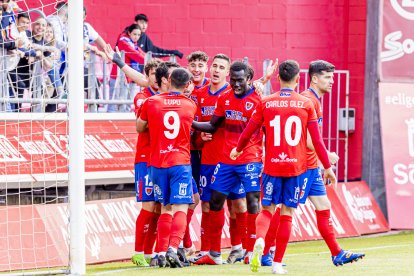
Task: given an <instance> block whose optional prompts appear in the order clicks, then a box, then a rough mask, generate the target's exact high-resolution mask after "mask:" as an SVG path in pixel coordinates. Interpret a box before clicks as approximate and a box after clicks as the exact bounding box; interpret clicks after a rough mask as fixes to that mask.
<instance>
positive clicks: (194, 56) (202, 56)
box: [187, 51, 208, 62]
mask: <svg viewBox="0 0 414 276" xmlns="http://www.w3.org/2000/svg"><path fill="white" fill-rule="evenodd" d="M196 60H201V61H204V62H208V55H207V54H206V53H205V52H203V51H195V52H192V53H191V54H189V55H188V56H187V61H188V62H192V61H196Z"/></svg>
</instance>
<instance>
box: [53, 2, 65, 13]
mask: <svg viewBox="0 0 414 276" xmlns="http://www.w3.org/2000/svg"><path fill="white" fill-rule="evenodd" d="M64 7H66V8H67V7H68V3H66V2H65V1H61V2H58V3H57V4H56V6H55V9H56V11H57V12H59V11H60V10H61V9H62V8H64Z"/></svg>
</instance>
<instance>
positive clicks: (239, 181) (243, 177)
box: [211, 162, 263, 196]
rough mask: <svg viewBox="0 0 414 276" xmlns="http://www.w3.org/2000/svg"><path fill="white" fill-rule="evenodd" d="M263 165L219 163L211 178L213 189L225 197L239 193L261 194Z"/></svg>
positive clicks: (256, 163) (254, 163) (255, 163)
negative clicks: (241, 191)
mask: <svg viewBox="0 0 414 276" xmlns="http://www.w3.org/2000/svg"><path fill="white" fill-rule="evenodd" d="M262 166H263V165H262V163H260V162H251V163H247V164H243V165H229V164H223V163H218V164H217V166H216V168H215V170H214V175H213V176H212V177H211V189H212V190H215V191H217V192H220V193H222V194H225V195H227V196H228V195H229V194H230V192H235V191H239V190H240V189H241V188H243V189H244V191H245V192H246V193H249V192H260V173H261V171H262Z"/></svg>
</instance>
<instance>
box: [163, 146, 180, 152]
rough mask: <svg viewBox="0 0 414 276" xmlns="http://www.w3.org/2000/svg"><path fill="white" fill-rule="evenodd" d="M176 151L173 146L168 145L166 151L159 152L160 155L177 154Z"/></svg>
mask: <svg viewBox="0 0 414 276" xmlns="http://www.w3.org/2000/svg"><path fill="white" fill-rule="evenodd" d="M177 151H179V150H178V149H176V148H174V146H173V145H169V146H168V147H167V149H166V150H160V153H161V154H165V153H170V152H177Z"/></svg>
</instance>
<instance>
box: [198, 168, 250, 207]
mask: <svg viewBox="0 0 414 276" xmlns="http://www.w3.org/2000/svg"><path fill="white" fill-rule="evenodd" d="M215 169H216V165H201V172H200V199H201V200H202V201H204V202H209V201H210V198H211V178H212V176H213V174H214V170H215ZM245 197H246V193H245V191H244V187H243V185H241V186H240V187H237V189H235V190H234V191H232V192H230V193H229V195H228V196H227V198H228V199H231V200H235V199H239V198H245Z"/></svg>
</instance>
